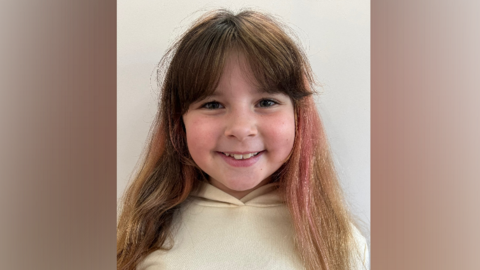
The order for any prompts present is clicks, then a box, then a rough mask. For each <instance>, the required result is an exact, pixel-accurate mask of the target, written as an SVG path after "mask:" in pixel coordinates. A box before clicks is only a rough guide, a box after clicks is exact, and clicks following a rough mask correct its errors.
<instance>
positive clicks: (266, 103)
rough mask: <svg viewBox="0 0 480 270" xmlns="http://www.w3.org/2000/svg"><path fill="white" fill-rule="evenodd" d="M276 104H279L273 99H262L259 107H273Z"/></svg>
mask: <svg viewBox="0 0 480 270" xmlns="http://www.w3.org/2000/svg"><path fill="white" fill-rule="evenodd" d="M276 104H278V103H277V102H275V101H273V100H271V99H262V100H260V102H258V107H272V106H274V105H276Z"/></svg>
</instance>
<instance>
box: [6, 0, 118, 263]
mask: <svg viewBox="0 0 480 270" xmlns="http://www.w3.org/2000/svg"><path fill="white" fill-rule="evenodd" d="M0 36H1V44H0V46H1V50H0V51H1V52H0V61H1V64H0V65H1V69H0V71H1V72H0V78H1V79H0V84H1V88H0V89H1V90H0V91H1V92H0V115H1V116H0V121H1V142H0V164H1V165H0V166H1V167H0V205H1V206H0V216H1V222H0V224H1V225H0V226H1V229H0V239H1V240H0V262H1V263H0V264H1V266H0V268H1V269H49V270H51V269H62V270H63V269H82V270H84V269H115V268H116V255H115V237H116V233H115V230H116V229H115V227H116V225H115V224H116V1H92V0H87V1H58V0H53V1H21V0H20V1H8V2H7V1H2V4H0Z"/></svg>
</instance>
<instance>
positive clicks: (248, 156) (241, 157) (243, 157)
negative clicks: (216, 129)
mask: <svg viewBox="0 0 480 270" xmlns="http://www.w3.org/2000/svg"><path fill="white" fill-rule="evenodd" d="M224 154H225V156H227V157H233V158H234V159H249V158H251V157H253V156H256V155H258V152H255V153H249V154H245V155H237V154H229V153H224Z"/></svg>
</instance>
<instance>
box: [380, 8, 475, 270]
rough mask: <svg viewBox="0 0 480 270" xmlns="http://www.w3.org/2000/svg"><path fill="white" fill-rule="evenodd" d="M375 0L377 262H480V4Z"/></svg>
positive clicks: (470, 265) (384, 265) (409, 265)
mask: <svg viewBox="0 0 480 270" xmlns="http://www.w3.org/2000/svg"><path fill="white" fill-rule="evenodd" d="M371 3H372V21H371V22H372V47H371V49H372V137H371V140H372V153H371V154H372V226H371V229H372V238H371V245H372V247H371V249H372V256H371V259H372V269H382V270H383V269H395V270H396V269H399V270H400V269H402V270H403V269H422V270H423V269H435V270H438V269H462V270H464V269H472V270H473V269H480V262H479V260H478V243H479V242H480V232H479V228H480V218H479V213H480V211H479V210H478V206H479V205H480V199H479V196H478V190H480V183H479V181H478V180H479V179H480V173H479V172H480V171H479V167H480V166H479V165H480V143H479V138H480V120H479V119H480V118H479V115H480V110H479V109H478V107H479V106H478V103H479V101H480V93H479V89H480V81H479V80H478V78H479V75H480V74H479V70H480V67H479V65H480V61H479V60H480V57H479V56H480V53H479V50H478V48H480V31H479V27H478V26H479V25H480V19H479V18H480V16H479V15H480V13H479V10H480V2H478V1H423V0H422V1H412V0H408V1H392V0H388V1H385V0H382V1H380V0H378V1H377V0H375V1H372V2H371ZM476 255H477V256H476Z"/></svg>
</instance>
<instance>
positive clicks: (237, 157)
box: [217, 151, 265, 167]
mask: <svg viewBox="0 0 480 270" xmlns="http://www.w3.org/2000/svg"><path fill="white" fill-rule="evenodd" d="M264 152H265V151H259V152H250V153H248V152H246V153H228V152H217V153H218V154H219V155H220V157H222V159H223V160H224V161H225V162H226V163H227V164H228V165H230V166H232V167H250V166H252V165H253V164H255V163H257V161H259V160H260V157H261V156H262V154H263V153H264Z"/></svg>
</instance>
